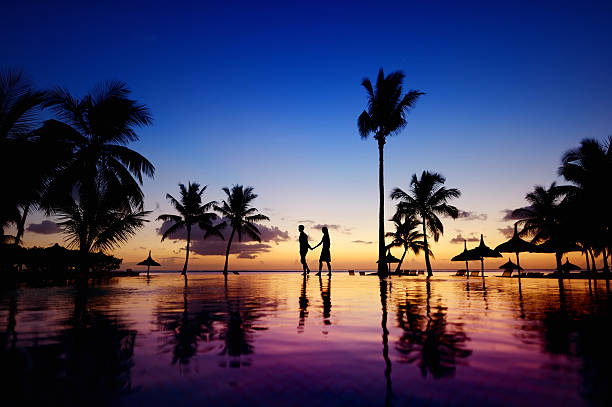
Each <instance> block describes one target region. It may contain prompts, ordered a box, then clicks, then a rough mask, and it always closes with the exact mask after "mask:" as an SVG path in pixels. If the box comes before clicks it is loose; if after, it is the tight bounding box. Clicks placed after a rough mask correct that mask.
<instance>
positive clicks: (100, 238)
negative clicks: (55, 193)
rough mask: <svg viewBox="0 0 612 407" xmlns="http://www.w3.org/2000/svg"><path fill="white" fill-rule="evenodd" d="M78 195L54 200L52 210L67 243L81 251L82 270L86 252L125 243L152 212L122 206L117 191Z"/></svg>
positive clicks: (120, 196) (84, 266) (105, 249)
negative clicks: (56, 216)
mask: <svg viewBox="0 0 612 407" xmlns="http://www.w3.org/2000/svg"><path fill="white" fill-rule="evenodd" d="M79 198H80V199H75V198H73V197H67V198H66V199H65V200H64V201H63V202H61V203H59V202H58V203H56V205H55V208H54V212H55V214H57V215H58V217H59V219H60V221H59V222H58V226H59V227H60V229H61V230H62V232H63V233H65V234H66V236H67V240H68V242H69V246H71V247H77V248H78V249H79V251H80V256H81V270H82V271H87V269H88V265H87V263H86V261H87V258H88V257H89V256H88V254H89V253H92V252H94V251H102V252H104V251H107V250H110V249H113V248H116V247H118V246H119V245H120V244H121V243H125V242H127V241H128V239H129V238H130V237H132V236H133V235H134V234H135V233H136V231H137V230H138V229H139V228H141V227H142V226H143V225H144V223H145V222H148V221H147V220H146V219H145V218H146V216H147V215H148V214H150V213H151V212H150V211H142V210H133V209H132V208H131V207H125V206H123V205H122V200H123V197H122V195H121V194H120V193H119V192H118V191H117V190H113V191H112V192H111V191H108V190H104V189H98V190H97V191H95V193H93V194H92V195H88V196H83V194H81V196H80V197H79Z"/></svg>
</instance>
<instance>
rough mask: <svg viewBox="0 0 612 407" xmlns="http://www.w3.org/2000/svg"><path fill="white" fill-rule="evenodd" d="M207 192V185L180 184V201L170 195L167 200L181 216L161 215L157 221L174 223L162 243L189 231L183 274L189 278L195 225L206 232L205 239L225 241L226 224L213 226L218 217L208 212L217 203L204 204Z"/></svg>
mask: <svg viewBox="0 0 612 407" xmlns="http://www.w3.org/2000/svg"><path fill="white" fill-rule="evenodd" d="M205 190H206V185H204V186H203V187H202V188H200V184H198V183H196V182H194V183H193V184H192V183H191V182H188V183H187V187H185V185H184V184H179V191H180V194H181V197H180V201H179V200H177V199H176V198H174V197H173V196H172V195H170V194H166V199H168V200H169V201H170V204H171V205H172V206H174V209H176V210H177V212H178V213H179V215H170V214H164V215H159V216H158V217H157V220H161V221H164V222H172V225H170V227H169V228H168V229H167V230H166V231H165V232H164V234H163V235H162V239H161V240H162V242H163V241H164V240H165V239H166V238H167V237H169V236H172V235H174V234H176V233H178V232H180V231H182V230H183V229H187V247H186V249H185V251H186V253H185V265H184V266H183V271H182V273H181V274H183V275H184V276H185V278H187V263H188V262H189V244H190V243H191V228H192V226H193V225H196V224H197V225H198V226H199V227H200V229H202V230H204V231H205V232H206V234H205V235H204V237H205V238H206V237H208V236H210V235H215V236H218V237H220V238H221V239H223V235H222V234H221V232H220V231H219V229H220V228H222V227H224V226H225V224H219V225H217V226H213V223H212V222H213V221H214V220H216V219H217V215H215V214H214V213H212V212H208V210H210V209H211V208H213V206H214V205H216V204H217V202H216V201H210V202H207V203H205V204H202V194H203V193H204V191H205Z"/></svg>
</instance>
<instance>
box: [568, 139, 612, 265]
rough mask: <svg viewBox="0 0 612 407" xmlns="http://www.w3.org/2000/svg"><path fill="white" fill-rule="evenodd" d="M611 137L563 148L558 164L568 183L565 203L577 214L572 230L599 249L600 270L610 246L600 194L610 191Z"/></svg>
mask: <svg viewBox="0 0 612 407" xmlns="http://www.w3.org/2000/svg"><path fill="white" fill-rule="evenodd" d="M611 174H612V136H610V137H608V139H607V141H606V142H605V143H600V142H599V141H598V140H595V139H584V140H582V141H581V143H580V147H578V148H576V149H572V150H569V151H567V152H566V153H565V154H564V156H563V158H562V160H561V166H560V167H559V175H562V176H563V177H564V178H565V179H566V180H568V181H569V182H571V183H572V185H569V186H566V187H565V188H566V190H567V192H568V196H567V198H568V200H569V201H570V202H569V204H570V205H572V206H573V207H574V210H575V212H579V213H581V216H580V228H578V230H576V232H577V233H578V234H579V235H581V236H582V239H581V240H582V242H583V243H586V244H587V245H588V246H589V247H590V248H592V249H595V250H596V251H598V252H601V253H602V255H603V260H604V270H605V271H608V270H609V267H608V261H607V255H608V253H606V252H609V250H610V247H611V246H612V241H611V240H612V239H611V237H612V215H611V214H610V210H609V208H608V206H609V203H608V202H607V200H606V199H603V198H602V197H603V196H606V192H605V191H610V190H612V176H611Z"/></svg>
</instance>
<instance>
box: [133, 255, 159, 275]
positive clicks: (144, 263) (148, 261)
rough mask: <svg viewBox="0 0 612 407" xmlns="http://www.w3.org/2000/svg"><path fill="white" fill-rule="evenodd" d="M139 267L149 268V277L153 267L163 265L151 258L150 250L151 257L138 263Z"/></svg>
mask: <svg viewBox="0 0 612 407" xmlns="http://www.w3.org/2000/svg"><path fill="white" fill-rule="evenodd" d="M137 266H147V277H149V270H150V269H151V266H161V264H159V263H158V262H156V261H155V260H153V259H152V258H151V250H149V257H147V258H146V259H144V260H143V261H141V262H140V263H138V264H137Z"/></svg>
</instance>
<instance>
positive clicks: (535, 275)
mask: <svg viewBox="0 0 612 407" xmlns="http://www.w3.org/2000/svg"><path fill="white" fill-rule="evenodd" d="M543 276H544V273H539V272H534V271H532V272H529V273H525V277H543Z"/></svg>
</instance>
